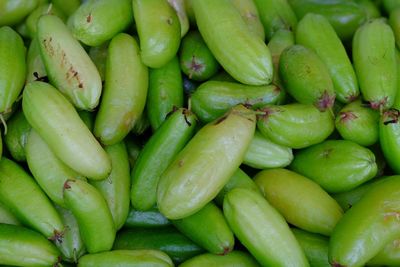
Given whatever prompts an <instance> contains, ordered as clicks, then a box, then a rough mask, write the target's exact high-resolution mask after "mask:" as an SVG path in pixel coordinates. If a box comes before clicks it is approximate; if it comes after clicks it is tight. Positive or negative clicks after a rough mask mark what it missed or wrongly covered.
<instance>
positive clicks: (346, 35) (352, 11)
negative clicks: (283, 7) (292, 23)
mask: <svg viewBox="0 0 400 267" xmlns="http://www.w3.org/2000/svg"><path fill="white" fill-rule="evenodd" d="M288 2H289V4H290V6H291V7H292V8H293V11H294V12H295V13H296V16H297V18H298V19H299V20H300V19H302V18H303V17H304V16H305V15H306V14H308V13H315V14H320V15H322V16H324V17H326V18H327V19H328V20H329V23H330V24H331V25H332V26H333V28H334V29H335V31H336V33H337V35H338V36H339V38H340V39H341V40H343V41H348V40H351V38H352V37H353V35H354V32H355V31H356V30H357V29H358V27H359V26H360V25H361V24H362V23H364V22H365V20H366V13H365V12H364V10H363V9H362V8H360V6H359V5H358V4H357V3H355V2H354V1H348V0H334V1H315V0H288Z"/></svg>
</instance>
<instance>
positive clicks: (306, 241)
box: [292, 228, 331, 267]
mask: <svg viewBox="0 0 400 267" xmlns="http://www.w3.org/2000/svg"><path fill="white" fill-rule="evenodd" d="M292 232H293V234H294V236H295V237H296V239H297V241H298V242H299V244H300V246H301V248H302V249H303V251H304V254H306V257H307V259H308V262H309V263H310V266H311V267H331V265H330V264H329V260H328V247H329V239H328V238H327V237H325V236H322V235H318V234H313V233H309V232H306V231H303V230H300V229H297V228H292Z"/></svg>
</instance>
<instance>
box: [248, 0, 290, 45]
mask: <svg viewBox="0 0 400 267" xmlns="http://www.w3.org/2000/svg"><path fill="white" fill-rule="evenodd" d="M254 3H255V4H256V6H257V8H258V12H259V13H260V19H261V22H262V24H263V25H264V30H265V35H266V37H267V39H268V40H270V39H271V38H272V36H273V35H274V34H275V33H276V32H277V31H279V30H281V29H286V30H292V31H294V30H295V29H296V25H297V18H296V14H295V13H294V12H293V10H292V7H291V6H290V5H289V3H288V1H287V0H255V1H254Z"/></svg>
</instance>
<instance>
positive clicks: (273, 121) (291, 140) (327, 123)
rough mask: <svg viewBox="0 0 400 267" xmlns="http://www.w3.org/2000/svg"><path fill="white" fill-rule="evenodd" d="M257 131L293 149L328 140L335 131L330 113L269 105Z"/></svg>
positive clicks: (304, 106) (289, 105)
mask: <svg viewBox="0 0 400 267" xmlns="http://www.w3.org/2000/svg"><path fill="white" fill-rule="evenodd" d="M262 110H263V111H264V112H265V115H263V116H260V117H259V119H258V122H257V128H258V130H260V132H261V133H262V134H263V135H265V136H266V137H268V138H269V139H271V141H273V142H275V143H277V144H280V145H283V146H287V147H290V148H297V149H299V148H305V147H308V146H311V145H314V144H318V143H320V142H322V141H323V140H325V139H326V138H327V137H328V136H329V135H330V134H331V133H332V132H333V130H334V128H335V125H334V120H333V116H332V114H331V113H330V112H328V111H325V112H320V111H319V110H318V109H317V108H316V107H315V106H313V105H305V104H299V103H293V104H287V105H282V106H273V105H272V106H266V107H265V108H263V109H262Z"/></svg>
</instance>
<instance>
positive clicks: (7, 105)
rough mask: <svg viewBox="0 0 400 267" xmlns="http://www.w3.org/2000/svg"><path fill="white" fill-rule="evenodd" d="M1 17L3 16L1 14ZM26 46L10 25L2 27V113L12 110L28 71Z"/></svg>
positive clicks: (0, 108)
mask: <svg viewBox="0 0 400 267" xmlns="http://www.w3.org/2000/svg"><path fill="white" fill-rule="evenodd" d="M0 17H1V16H0ZM25 53H26V48H25V46H24V42H23V40H22V38H21V37H20V36H19V35H18V33H16V32H15V31H14V30H13V29H11V28H10V27H8V26H3V27H1V28H0V115H1V114H3V113H7V112H10V111H11V106H12V104H13V103H14V102H15V101H16V100H17V97H18V95H19V94H20V92H21V90H22V88H23V86H24V82H25V73H26V63H25Z"/></svg>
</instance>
